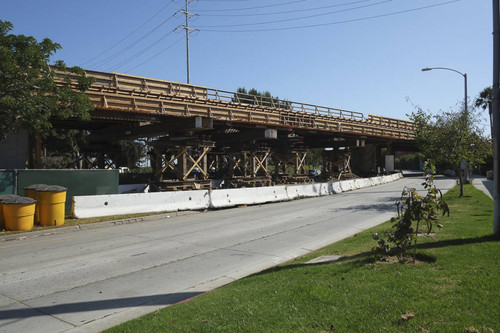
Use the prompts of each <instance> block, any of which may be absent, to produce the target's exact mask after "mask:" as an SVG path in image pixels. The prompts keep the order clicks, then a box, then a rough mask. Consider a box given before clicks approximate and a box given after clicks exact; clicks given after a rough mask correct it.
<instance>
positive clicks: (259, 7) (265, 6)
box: [198, 0, 310, 12]
mask: <svg viewBox="0 0 500 333" xmlns="http://www.w3.org/2000/svg"><path fill="white" fill-rule="evenodd" d="M304 1H310V0H295V1H288V2H283V3H275V4H272V5H264V6H255V7H246V8H232V9H198V11H199V12H231V11H240V10H252V9H262V8H270V7H279V6H287V5H291V4H294V3H298V2H304Z"/></svg>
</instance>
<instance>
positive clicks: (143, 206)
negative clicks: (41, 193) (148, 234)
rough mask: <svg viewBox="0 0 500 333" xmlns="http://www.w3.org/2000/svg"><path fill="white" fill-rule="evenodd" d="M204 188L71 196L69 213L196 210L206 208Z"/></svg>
mask: <svg viewBox="0 0 500 333" xmlns="http://www.w3.org/2000/svg"><path fill="white" fill-rule="evenodd" d="M209 203H210V195H209V192H208V191H206V190H200V191H182V192H156V193H131V194H110V195H92V196H91V195H85V196H74V197H73V207H72V211H71V215H72V216H74V217H76V218H87V217H96V216H110V215H123V214H136V213H153V212H172V211H178V210H199V209H206V208H208V207H209Z"/></svg>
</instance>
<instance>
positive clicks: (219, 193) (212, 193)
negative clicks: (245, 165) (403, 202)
mask: <svg viewBox="0 0 500 333" xmlns="http://www.w3.org/2000/svg"><path fill="white" fill-rule="evenodd" d="M400 178H402V174H400V173H398V174H393V175H389V176H382V177H373V178H364V179H353V180H344V181H340V182H329V183H316V184H308V185H282V186H270V187H254V188H240V189H226V190H221V189H215V190H209V191H207V190H196V191H180V192H156V193H133V194H115V195H92V196H90V195H89V196H74V197H73V207H72V215H73V216H74V217H76V218H87V217H97V216H111V215H122V214H135V213H148V212H171V211H180V210H203V209H207V208H212V209H218V208H227V207H236V206H240V205H255V204H261V203H268V202H279V201H288V200H294V199H299V198H308V197H318V196H325V195H332V194H336V193H342V192H346V191H352V190H355V189H359V188H364V187H369V186H375V185H380V184H385V183H389V182H392V181H396V180H398V179H400Z"/></svg>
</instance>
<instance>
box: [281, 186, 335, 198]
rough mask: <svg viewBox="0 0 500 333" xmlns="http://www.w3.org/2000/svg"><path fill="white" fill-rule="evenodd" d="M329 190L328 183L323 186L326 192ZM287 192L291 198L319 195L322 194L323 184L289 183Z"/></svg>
mask: <svg viewBox="0 0 500 333" xmlns="http://www.w3.org/2000/svg"><path fill="white" fill-rule="evenodd" d="M325 189H326V191H325ZM327 190H328V185H327V186H326V187H323V191H325V193H328V192H327ZM286 192H287V194H288V198H289V199H290V200H294V199H298V198H312V197H319V196H321V195H322V186H321V183H318V184H307V185H289V186H288V185H287V186H286ZM323 195H326V194H323Z"/></svg>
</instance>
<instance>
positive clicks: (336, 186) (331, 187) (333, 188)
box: [328, 182, 342, 194]
mask: <svg viewBox="0 0 500 333" xmlns="http://www.w3.org/2000/svg"><path fill="white" fill-rule="evenodd" d="M328 193H329V194H338V193H342V187H340V182H330V183H328Z"/></svg>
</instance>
